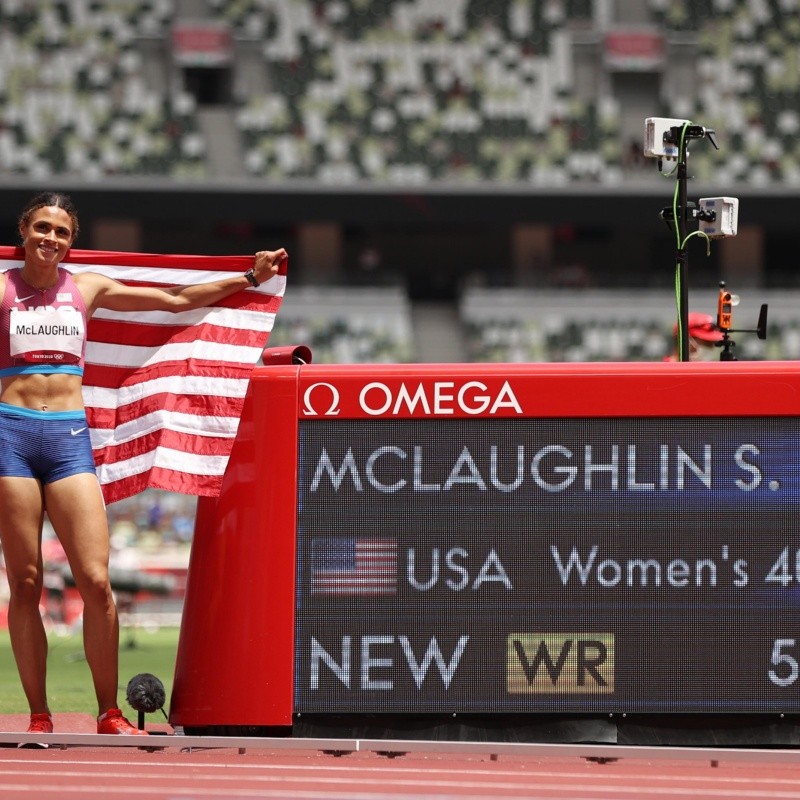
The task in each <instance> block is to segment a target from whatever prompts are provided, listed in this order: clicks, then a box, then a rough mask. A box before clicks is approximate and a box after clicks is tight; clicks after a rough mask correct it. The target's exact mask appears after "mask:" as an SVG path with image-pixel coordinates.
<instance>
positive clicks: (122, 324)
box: [0, 247, 286, 503]
mask: <svg viewBox="0 0 800 800" xmlns="http://www.w3.org/2000/svg"><path fill="white" fill-rule="evenodd" d="M22 257H23V253H22V250H21V248H14V247H0V269H9V268H14V267H18V266H22ZM252 265H253V257H252V256H193V255H153V254H146V253H118V252H112V251H102V250H75V249H73V250H71V251H70V252H69V253H68V254H67V258H66V259H65V261H64V262H63V264H62V266H63V267H64V268H65V269H68V270H69V271H70V272H72V273H73V274H76V273H79V272H98V273H101V274H103V275H107V276H108V277H110V278H114V279H115V280H118V281H121V282H122V283H125V284H129V285H137V284H138V285H151V286H152V285H164V286H175V285H182V284H192V283H205V282H208V281H213V280H219V279H222V278H226V277H230V275H232V274H242V273H243V272H245V271H246V270H247V269H249V268H250V267H251V266H252ZM282 273H283V274H279V275H276V276H275V277H273V278H272V279H270V280H269V281H267V282H265V283H263V284H262V285H261V286H259V287H258V288H248V289H247V290H245V291H242V292H237V293H236V294H234V295H231V296H230V297H228V298H226V299H225V300H222V301H220V302H218V303H215V304H214V305H213V306H209V307H207V308H200V309H196V310H193V311H184V312H178V313H175V314H173V313H170V312H157V311H151V312H144V313H143V312H137V313H130V312H117V311H108V310H106V309H98V310H97V311H96V312H95V314H94V316H93V318H92V320H91V322H90V323H89V329H88V341H87V345H86V369H85V372H84V379H83V397H84V403H85V406H86V416H87V420H88V422H89V426H90V429H91V437H92V448H93V450H94V457H95V463H96V464H97V475H98V477H99V479H100V484H101V486H102V487H103V494H104V497H105V500H106V502H107V503H113V502H115V501H117V500H122V499H123V498H125V497H130V496H131V495H134V494H136V493H138V492H141V491H143V490H144V489H147V488H156V489H166V490H168V491H173V492H181V493H184V494H194V495H206V496H215V495H216V494H218V493H219V488H220V485H221V483H222V475H223V473H224V472H225V468H226V466H227V463H228V456H229V455H230V451H231V447H232V445H233V440H234V438H235V436H236V431H237V428H238V425H239V417H240V415H241V411H242V405H243V402H244V396H245V393H246V391H247V386H248V383H249V380H250V374H251V372H252V370H253V367H254V366H256V364H258V362H259V359H260V357H261V353H262V351H263V349H264V347H265V346H266V343H267V339H268V338H269V334H270V331H271V330H272V325H273V323H274V321H275V315H276V314H277V313H278V309H279V308H280V305H281V301H282V299H283V294H284V290H285V288H286V275H285V268H283V267H282Z"/></svg>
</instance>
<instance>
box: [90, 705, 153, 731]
mask: <svg viewBox="0 0 800 800" xmlns="http://www.w3.org/2000/svg"><path fill="white" fill-rule="evenodd" d="M97 732H98V733H116V734H120V735H122V736H148V735H149V734H148V733H147V731H141V730H139V728H136V727H134V726H133V725H131V723H130V722H128V720H127V719H125V717H123V716H122V712H121V711H120V710H119V709H118V708H110V709H109V710H108V711H106V713H105V714H102V715H101V716H99V717H98V718H97Z"/></svg>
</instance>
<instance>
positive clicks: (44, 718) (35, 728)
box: [17, 711, 53, 750]
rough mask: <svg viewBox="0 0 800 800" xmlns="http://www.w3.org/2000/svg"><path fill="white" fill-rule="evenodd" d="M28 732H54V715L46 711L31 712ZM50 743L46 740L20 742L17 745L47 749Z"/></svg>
mask: <svg viewBox="0 0 800 800" xmlns="http://www.w3.org/2000/svg"><path fill="white" fill-rule="evenodd" d="M27 732H28V733H52V732H53V717H52V716H51V715H50V714H48V713H47V712H46V711H44V712H42V713H41V714H31V721H30V724H29V725H28V731H27ZM48 746H49V745H46V744H45V743H44V742H20V743H19V744H18V745H17V747H22V748H38V749H42V750H46V749H47V748H48Z"/></svg>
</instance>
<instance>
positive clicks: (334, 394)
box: [303, 383, 341, 417]
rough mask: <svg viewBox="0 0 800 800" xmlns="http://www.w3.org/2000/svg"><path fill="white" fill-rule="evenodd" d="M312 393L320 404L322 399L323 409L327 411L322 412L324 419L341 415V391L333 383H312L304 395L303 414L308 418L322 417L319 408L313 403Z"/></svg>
mask: <svg viewBox="0 0 800 800" xmlns="http://www.w3.org/2000/svg"><path fill="white" fill-rule="evenodd" d="M312 393H313V394H314V395H315V397H316V398H317V400H318V402H319V401H320V399H321V403H322V408H323V409H326V410H324V411H323V412H322V416H323V417H335V416H337V415H338V414H339V412H340V411H341V409H340V408H339V390H338V389H337V388H336V387H335V386H334V385H333V384H332V383H312V384H311V386H309V387H308V389H306V391H305V394H304V395H303V413H304V414H305V415H306V416H307V417H318V416H320V412H319V411H318V410H317V407H316V406H315V405H313V404H312V402H311V395H312ZM328 394H330V400H329V399H328V397H327V395H328ZM326 404H327V405H326Z"/></svg>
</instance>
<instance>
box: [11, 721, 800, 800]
mask: <svg viewBox="0 0 800 800" xmlns="http://www.w3.org/2000/svg"><path fill="white" fill-rule="evenodd" d="M55 720H56V731H57V732H58V731H62V732H63V733H65V734H68V733H89V732H91V731H92V730H93V727H94V720H93V719H92V718H91V717H90V716H88V715H80V714H76V715H69V714H62V715H56V717H55ZM26 724H27V717H24V716H22V715H14V716H13V717H2V718H0V732H12V731H24V730H25V726H26ZM147 728H148V729H149V730H153V731H160V732H163V733H170V732H171V729H170V728H169V726H166V725H158V724H151V723H150V722H149V721H148V724H147ZM180 738H181V737H178V736H176V737H174V738H173V737H171V736H167V737H165V736H154V737H152V738H151V739H148V740H146V741H148V744H150V743H152V745H158V746H159V747H160V748H161V749H158V750H152V749H151V750H144V749H141V748H140V747H137V746H135V745H134V744H131V746H123V747H120V746H109V747H94V746H91V745H87V746H83V745H79V746H68V747H51V748H49V749H47V750H28V749H18V748H17V747H16V746H14V745H9V744H8V743H7V742H6V743H5V744H4V746H0V798H2V800H50V798H54V799H55V798H58V800H83V799H84V798H94V797H96V796H100V797H102V796H103V795H102V794H100V795H98V794H97V792H102V791H103V790H108V791H109V792H113V795H111V796H113V798H114V800H251V798H252V799H253V800H255V799H256V798H280V800H400V799H401V798H409V800H410V798H414V800H454V799H455V798H458V800H490V799H491V800H497V798H537V800H550V799H552V800H565V799H566V798H569V800H614V798H626V799H628V800H639V799H640V798H645V797H649V798H652V800H678V798H680V800H688V799H689V798H691V800H696V799H698V798H709V799H710V800H727V799H728V798H731V799H733V798H737V800H744V799H745V798H746V799H747V800H762V798H763V800H767V799H768V798H776V800H777V799H780V800H793V799H794V798H797V800H800V750H798V752H797V757H796V758H795V754H794V752H787V751H785V750H784V751H774V755H772V754H771V753H770V751H763V752H760V751H752V750H749V751H745V750H741V751H737V750H730V751H720V750H719V749H714V750H709V749H703V748H697V749H692V750H687V749H686V748H678V749H673V750H670V748H662V749H660V750H655V749H653V748H642V749H641V751H639V752H641V753H642V755H641V756H639V755H637V749H636V748H619V749H617V750H616V752H617V753H619V754H620V757H615V750H614V747H613V746H609V747H605V748H602V752H603V756H602V757H598V756H596V755H586V753H587V752H593V751H592V749H591V748H581V747H575V746H570V745H566V746H563V747H562V746H557V745H556V746H552V747H550V748H547V750H548V752H547V753H546V754H544V755H543V754H541V753H532V754H530V755H525V754H523V755H520V754H516V753H508V754H506V753H504V752H503V751H502V748H500V749H499V750H498V751H497V752H495V753H492V745H491V744H486V745H485V747H486V749H485V752H484V751H482V750H480V751H476V750H471V751H470V752H457V751H456V752H441V751H439V752H437V749H436V746H435V745H432V746H431V749H430V751H428V750H426V749H421V750H420V749H419V748H420V743H419V742H416V743H414V747H412V748H410V749H409V752H407V753H406V754H405V755H393V756H390V755H383V754H379V753H378V752H374V751H357V752H350V753H347V754H341V753H336V752H332V751H322V750H318V749H304V748H303V747H298V748H297V749H295V748H294V747H293V746H292V747H290V748H287V747H286V746H285V745H286V743H285V742H284V743H283V745H284V746H283V747H281V748H278V749H274V750H270V749H269V745H268V743H266V742H265V743H264V745H260V746H258V747H253V748H248V747H245V748H238V747H230V748H227V747H213V748H202V747H196V746H195V747H191V748H186V747H183V746H179V744H178V743H179V742H180ZM193 738H194V737H193ZM141 741H142V740H141V739H139V740H137V743H138V742H141ZM394 744H395V745H396V744H397V743H396V742H395V743H394ZM482 747H483V745H481V748H482ZM439 750H441V748H439ZM671 754H672V755H671Z"/></svg>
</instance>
